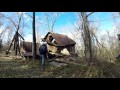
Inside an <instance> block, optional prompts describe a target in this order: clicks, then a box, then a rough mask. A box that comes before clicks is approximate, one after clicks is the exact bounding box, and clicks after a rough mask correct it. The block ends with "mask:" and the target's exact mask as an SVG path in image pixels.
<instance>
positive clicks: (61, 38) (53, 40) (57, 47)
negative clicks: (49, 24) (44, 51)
mask: <svg viewBox="0 0 120 90" xmlns="http://www.w3.org/2000/svg"><path fill="white" fill-rule="evenodd" d="M45 40H46V42H47V43H48V44H47V47H48V51H49V52H53V53H63V54H66V55H70V54H75V44H76V43H75V41H73V40H72V39H70V38H69V37H68V36H66V35H63V34H57V33H51V32H48V33H47V35H46V36H45Z"/></svg>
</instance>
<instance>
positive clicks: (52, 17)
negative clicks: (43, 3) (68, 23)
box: [44, 12, 60, 32]
mask: <svg viewBox="0 0 120 90" xmlns="http://www.w3.org/2000/svg"><path fill="white" fill-rule="evenodd" d="M59 16H60V13H59V12H57V13H50V12H45V16H44V20H45V23H44V25H45V27H46V29H48V31H49V32H54V30H53V28H54V25H55V23H56V21H57V19H58V17H59Z"/></svg>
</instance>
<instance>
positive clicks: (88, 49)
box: [79, 12, 93, 63]
mask: <svg viewBox="0 0 120 90" xmlns="http://www.w3.org/2000/svg"><path fill="white" fill-rule="evenodd" d="M92 13H93V12H92ZM92 13H89V14H88V15H87V14H86V12H81V14H79V15H80V17H81V18H82V28H83V34H82V36H83V40H84V45H85V51H84V52H85V59H86V60H88V59H89V62H90V63H91V62H92V61H93V52H92V41H91V35H90V29H89V23H88V17H89V15H91V14H92Z"/></svg>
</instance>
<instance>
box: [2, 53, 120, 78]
mask: <svg viewBox="0 0 120 90" xmlns="http://www.w3.org/2000/svg"><path fill="white" fill-rule="evenodd" d="M76 59H77V58H76ZM76 61H79V60H76ZM78 63H79V64H77V65H75V64H72V63H68V64H67V65H66V66H62V67H57V66H53V65H51V64H50V63H49V62H47V63H46V68H45V70H43V71H41V70H40V61H39V60H36V61H34V62H33V61H32V60H30V61H29V62H28V63H25V62H24V61H23V60H22V59H20V58H18V57H17V58H15V57H12V56H10V57H5V56H2V55H1V56H0V78H119V77H120V72H119V71H120V63H118V62H114V63H113V62H107V61H101V62H100V61H99V62H98V61H96V62H94V64H93V65H92V66H87V64H86V61H84V60H81V61H80V62H78Z"/></svg>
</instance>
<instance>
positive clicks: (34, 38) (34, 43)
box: [32, 12, 36, 60]
mask: <svg viewBox="0 0 120 90" xmlns="http://www.w3.org/2000/svg"><path fill="white" fill-rule="evenodd" d="M32 46H33V47H32V48H33V49H32V50H33V51H32V53H33V60H35V59H36V33H35V12H33V45H32Z"/></svg>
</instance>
